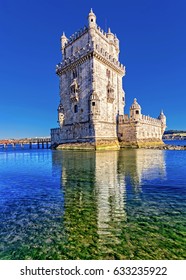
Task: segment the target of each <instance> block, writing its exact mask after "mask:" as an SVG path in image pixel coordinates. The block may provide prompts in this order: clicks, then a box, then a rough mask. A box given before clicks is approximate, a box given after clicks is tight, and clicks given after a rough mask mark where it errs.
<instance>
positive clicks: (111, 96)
mask: <svg viewBox="0 0 186 280" xmlns="http://www.w3.org/2000/svg"><path fill="white" fill-rule="evenodd" d="M61 51H62V62H61V63H59V64H58V65H57V66H56V73H57V75H58V76H59V79H60V102H59V107H58V122H59V128H56V129H52V130H51V138H52V144H56V145H58V144H63V146H64V147H65V146H68V147H69V145H70V146H74V147H77V146H79V147H80V146H86V147H90V148H96V149H97V148H104V147H108V148H109V147H110V148H112V149H113V148H118V147H119V145H118V137H117V119H118V116H119V115H123V110H124V105H125V96H124V91H123V89H122V77H123V76H124V75H125V68H124V66H123V65H122V64H121V63H120V62H119V40H118V38H117V37H116V35H114V34H113V33H112V32H111V30H110V28H109V29H108V32H104V31H103V30H102V29H101V28H100V27H99V26H98V25H97V23H96V15H95V14H94V12H93V11H92V9H91V11H90V13H89V15H88V27H84V28H82V29H81V30H79V31H77V32H75V34H73V35H72V36H71V37H70V38H67V37H66V36H65V34H64V33H63V35H62V37H61Z"/></svg>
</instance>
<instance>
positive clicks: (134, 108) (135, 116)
mask: <svg viewBox="0 0 186 280" xmlns="http://www.w3.org/2000/svg"><path fill="white" fill-rule="evenodd" d="M130 119H131V120H133V121H137V120H139V119H141V106H140V105H139V104H138V102H137V99H136V98H134V102H133V104H132V105H131V107H130Z"/></svg>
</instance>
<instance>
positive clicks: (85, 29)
mask: <svg viewBox="0 0 186 280" xmlns="http://www.w3.org/2000/svg"><path fill="white" fill-rule="evenodd" d="M87 32H88V27H87V26H84V27H83V28H81V29H79V30H78V31H76V32H75V33H74V34H72V35H71V36H70V37H69V39H67V42H66V43H65V45H64V47H65V48H66V47H68V46H70V45H71V44H73V43H74V42H75V41H76V40H78V39H79V38H80V37H81V36H83V35H84V34H85V33H87Z"/></svg>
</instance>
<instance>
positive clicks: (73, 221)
mask: <svg viewBox="0 0 186 280" xmlns="http://www.w3.org/2000/svg"><path fill="white" fill-rule="evenodd" d="M185 174H186V151H161V150H145V149H137V150H123V151H109V152H72V151H51V150H41V149H40V150H34V149H33V150H14V151H13V150H9V151H8V150H7V151H6V152H5V151H1V152H0V223H1V227H0V259H71V260H72V259H185V258H186V252H185V241H186V228H185V225H186V212H185V210H186V209H185V206H186V205H185V204H186V202H185V198H186V178H185Z"/></svg>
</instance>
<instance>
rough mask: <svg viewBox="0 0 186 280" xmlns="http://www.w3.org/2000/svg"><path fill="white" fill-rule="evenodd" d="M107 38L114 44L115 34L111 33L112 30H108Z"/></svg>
mask: <svg viewBox="0 0 186 280" xmlns="http://www.w3.org/2000/svg"><path fill="white" fill-rule="evenodd" d="M107 38H108V39H109V41H112V42H114V34H113V33H112V32H111V30H110V28H109V29H108V32H107Z"/></svg>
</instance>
